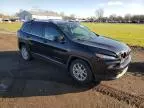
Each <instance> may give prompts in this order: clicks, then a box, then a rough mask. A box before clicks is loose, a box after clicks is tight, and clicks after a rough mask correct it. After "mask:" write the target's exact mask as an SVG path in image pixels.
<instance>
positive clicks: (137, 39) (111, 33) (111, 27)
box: [0, 23, 144, 47]
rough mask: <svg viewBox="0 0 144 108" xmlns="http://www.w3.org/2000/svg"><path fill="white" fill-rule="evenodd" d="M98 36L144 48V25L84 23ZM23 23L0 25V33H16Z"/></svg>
mask: <svg viewBox="0 0 144 108" xmlns="http://www.w3.org/2000/svg"><path fill="white" fill-rule="evenodd" d="M82 24H83V25H85V26H87V27H88V28H89V29H91V30H92V31H94V32H96V33H97V34H100V35H104V36H107V37H110V38H113V39H116V40H119V41H122V42H125V43H127V44H129V45H131V46H141V47H144V24H143V25H142V24H109V23H82ZM20 26H21V23H0V31H9V32H16V31H17V30H18V29H19V28H20Z"/></svg>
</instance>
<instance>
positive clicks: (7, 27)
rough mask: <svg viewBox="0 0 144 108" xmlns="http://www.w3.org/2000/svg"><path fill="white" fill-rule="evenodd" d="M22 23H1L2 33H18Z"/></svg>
mask: <svg viewBox="0 0 144 108" xmlns="http://www.w3.org/2000/svg"><path fill="white" fill-rule="evenodd" d="M20 27H21V23H0V31H8V32H16V31H17V30H18V29H19V28H20Z"/></svg>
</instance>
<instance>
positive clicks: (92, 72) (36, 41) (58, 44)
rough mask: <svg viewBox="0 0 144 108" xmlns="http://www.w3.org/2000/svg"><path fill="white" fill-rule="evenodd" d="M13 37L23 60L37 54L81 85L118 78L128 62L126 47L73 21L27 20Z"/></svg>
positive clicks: (128, 50) (128, 49) (128, 55)
mask: <svg viewBox="0 0 144 108" xmlns="http://www.w3.org/2000/svg"><path fill="white" fill-rule="evenodd" d="M17 35H18V46H19V49H20V53H21V55H22V58H23V59H24V60H27V61H28V60H31V58H32V57H33V56H34V55H38V56H40V57H42V58H45V59H48V60H50V61H52V62H55V63H58V64H61V65H63V66H65V67H66V68H67V69H68V72H70V74H71V76H72V77H73V78H74V79H75V80H76V81H78V82H79V83H82V84H85V83H89V82H91V81H92V80H110V79H116V78H119V77H121V76H122V75H124V73H125V72H126V71H127V69H128V65H129V63H130V61H131V55H130V52H131V49H130V48H129V47H128V46H127V45H126V44H124V43H121V42H118V41H115V40H112V39H110V38H107V37H104V36H99V35H98V34H96V33H94V32H92V31H90V30H89V29H88V28H87V27H84V26H83V25H80V24H79V23H77V22H70V21H63V20H47V21H42V20H41V21H40V20H31V21H28V22H25V23H24V24H23V26H22V27H21V29H20V30H18V33H17Z"/></svg>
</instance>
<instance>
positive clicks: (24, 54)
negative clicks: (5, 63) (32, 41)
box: [21, 48, 28, 60]
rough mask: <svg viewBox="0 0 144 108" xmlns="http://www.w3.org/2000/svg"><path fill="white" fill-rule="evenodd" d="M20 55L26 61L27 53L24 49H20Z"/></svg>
mask: <svg viewBox="0 0 144 108" xmlns="http://www.w3.org/2000/svg"><path fill="white" fill-rule="evenodd" d="M21 54H22V57H23V58H24V59H25V60H27V59H28V52H27V50H26V48H22V50H21Z"/></svg>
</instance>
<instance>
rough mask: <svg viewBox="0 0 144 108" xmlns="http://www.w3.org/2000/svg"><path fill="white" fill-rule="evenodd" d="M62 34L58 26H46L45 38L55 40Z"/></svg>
mask: <svg viewBox="0 0 144 108" xmlns="http://www.w3.org/2000/svg"><path fill="white" fill-rule="evenodd" d="M60 35H61V34H60V32H59V31H58V30H57V29H56V28H54V27H51V26H46V27H45V38H46V39H48V40H51V41H54V40H55V37H58V36H60Z"/></svg>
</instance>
